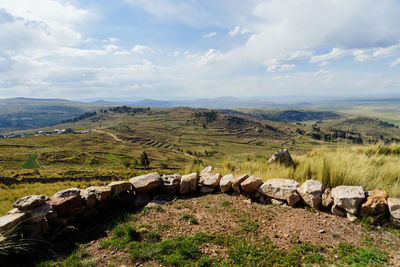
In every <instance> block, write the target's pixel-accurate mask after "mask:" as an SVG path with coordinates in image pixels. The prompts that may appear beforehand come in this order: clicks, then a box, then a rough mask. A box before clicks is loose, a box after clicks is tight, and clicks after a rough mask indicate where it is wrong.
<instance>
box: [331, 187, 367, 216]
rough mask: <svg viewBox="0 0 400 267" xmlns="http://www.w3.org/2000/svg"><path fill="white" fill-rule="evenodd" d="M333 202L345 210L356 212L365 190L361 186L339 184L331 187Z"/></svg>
mask: <svg viewBox="0 0 400 267" xmlns="http://www.w3.org/2000/svg"><path fill="white" fill-rule="evenodd" d="M332 197H333V202H334V204H335V205H336V206H339V207H340V208H342V209H344V210H346V211H347V212H350V213H353V214H357V212H358V209H359V207H360V204H361V202H362V201H363V200H364V199H365V192H364V190H363V188H362V187H361V186H347V185H341V186H338V187H335V188H333V189H332Z"/></svg>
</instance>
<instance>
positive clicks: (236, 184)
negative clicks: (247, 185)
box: [231, 174, 249, 193]
mask: <svg viewBox="0 0 400 267" xmlns="http://www.w3.org/2000/svg"><path fill="white" fill-rule="evenodd" d="M247 178H249V176H248V175H247V174H243V175H240V176H238V177H235V178H234V179H232V181H231V184H232V189H233V191H235V192H236V193H241V192H242V188H241V187H240V184H241V183H242V182H243V181H244V180H246V179H247Z"/></svg>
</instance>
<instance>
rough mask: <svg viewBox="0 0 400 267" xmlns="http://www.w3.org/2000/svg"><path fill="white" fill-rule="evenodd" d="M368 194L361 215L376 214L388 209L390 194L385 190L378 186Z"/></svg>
mask: <svg viewBox="0 0 400 267" xmlns="http://www.w3.org/2000/svg"><path fill="white" fill-rule="evenodd" d="M367 195H368V197H367V201H366V202H365V203H363V204H362V205H361V210H360V214H361V216H365V215H376V214H379V213H383V212H385V211H386V209H387V199H388V195H387V193H386V191H385V190H383V189H382V188H377V189H375V190H372V191H368V192H367Z"/></svg>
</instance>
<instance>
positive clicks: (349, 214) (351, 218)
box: [347, 212, 357, 222]
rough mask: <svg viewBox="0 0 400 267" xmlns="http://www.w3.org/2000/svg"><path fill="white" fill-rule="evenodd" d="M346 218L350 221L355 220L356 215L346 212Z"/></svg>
mask: <svg viewBox="0 0 400 267" xmlns="http://www.w3.org/2000/svg"><path fill="white" fill-rule="evenodd" d="M347 219H348V220H349V221H350V222H355V221H356V220H357V216H356V215H354V214H353V213H350V212H347Z"/></svg>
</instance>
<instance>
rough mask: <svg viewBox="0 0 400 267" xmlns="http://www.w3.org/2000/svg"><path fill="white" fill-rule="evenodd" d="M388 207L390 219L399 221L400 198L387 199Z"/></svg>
mask: <svg viewBox="0 0 400 267" xmlns="http://www.w3.org/2000/svg"><path fill="white" fill-rule="evenodd" d="M388 206H389V212H390V215H391V217H392V218H393V219H395V220H400V198H388Z"/></svg>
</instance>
